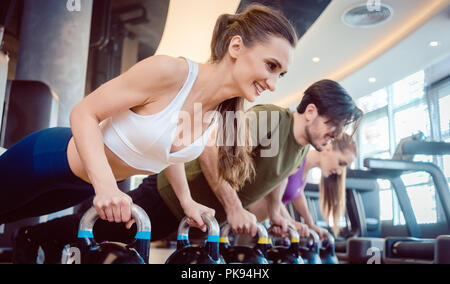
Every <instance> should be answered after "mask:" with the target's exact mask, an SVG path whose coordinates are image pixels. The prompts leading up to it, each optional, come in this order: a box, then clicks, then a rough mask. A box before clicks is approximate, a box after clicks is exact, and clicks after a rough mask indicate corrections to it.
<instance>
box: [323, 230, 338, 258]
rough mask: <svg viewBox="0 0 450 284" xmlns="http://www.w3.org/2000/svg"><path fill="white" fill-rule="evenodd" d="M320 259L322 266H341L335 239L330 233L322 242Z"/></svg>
mask: <svg viewBox="0 0 450 284" xmlns="http://www.w3.org/2000/svg"><path fill="white" fill-rule="evenodd" d="M320 259H321V260H322V264H339V260H338V258H337V256H336V253H335V245H334V237H333V236H332V235H331V234H330V233H328V234H326V236H325V239H324V240H323V241H322V245H321V247H320Z"/></svg>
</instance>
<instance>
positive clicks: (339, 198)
mask: <svg viewBox="0 0 450 284" xmlns="http://www.w3.org/2000/svg"><path fill="white" fill-rule="evenodd" d="M356 156H357V146H356V143H355V141H354V140H353V139H352V137H351V136H350V135H347V134H343V135H342V136H341V137H340V138H337V139H335V140H333V141H332V142H331V143H330V144H328V145H327V146H326V147H325V149H324V150H323V151H322V152H318V151H315V150H311V151H309V152H308V154H307V155H306V158H305V160H304V161H303V164H302V165H301V167H300V168H299V169H298V170H297V171H296V172H295V173H294V174H292V175H291V176H290V177H289V178H288V179H287V180H286V181H285V184H286V187H285V190H284V194H283V196H282V202H283V203H284V204H287V203H289V202H292V204H293V205H294V207H295V209H296V210H297V212H298V213H299V215H300V216H301V217H302V218H303V219H304V220H305V223H306V225H305V224H302V223H300V222H297V221H295V220H294V219H293V218H292V217H291V216H290V214H289V212H288V211H287V209H286V207H285V206H282V213H283V215H284V217H286V218H289V219H290V220H291V223H292V225H294V226H295V227H296V228H297V231H298V232H299V233H300V235H301V236H302V237H306V236H307V235H308V229H311V230H314V231H316V232H317V234H319V236H320V238H321V239H323V237H324V236H325V233H327V230H325V229H323V228H320V227H318V226H316V225H315V224H314V222H313V220H312V217H311V214H310V213H309V211H308V205H307V203H306V198H305V195H304V194H303V190H304V188H305V185H306V178H307V176H308V172H309V171H310V170H311V169H313V168H320V169H321V171H322V178H321V180H320V185H319V191H320V198H319V200H320V209H321V211H322V212H321V213H322V216H323V219H324V220H329V219H330V217H332V218H333V224H334V226H333V231H334V233H335V234H337V233H338V232H339V228H338V226H337V224H338V220H339V218H340V217H341V216H342V215H343V213H344V212H345V176H346V168H347V166H349V165H350V164H351V163H352V162H353V160H354V159H355V158H356ZM249 210H250V211H251V212H252V213H254V214H255V215H256V217H257V218H258V221H262V220H265V219H267V204H266V200H265V199H264V198H263V199H261V200H259V201H258V202H256V203H254V204H252V205H251V206H250V208H249Z"/></svg>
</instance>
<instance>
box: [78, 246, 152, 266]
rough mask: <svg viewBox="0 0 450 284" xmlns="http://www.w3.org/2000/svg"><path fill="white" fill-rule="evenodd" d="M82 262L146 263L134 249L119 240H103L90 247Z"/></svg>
mask: <svg viewBox="0 0 450 284" xmlns="http://www.w3.org/2000/svg"><path fill="white" fill-rule="evenodd" d="M81 263H89V264H145V261H144V259H143V258H142V256H140V254H139V253H138V252H137V251H136V250H135V249H134V248H130V247H128V246H127V245H125V244H122V243H118V242H103V243H101V244H98V245H96V246H93V247H91V248H90V250H89V252H88V253H86V254H84V257H82V260H81Z"/></svg>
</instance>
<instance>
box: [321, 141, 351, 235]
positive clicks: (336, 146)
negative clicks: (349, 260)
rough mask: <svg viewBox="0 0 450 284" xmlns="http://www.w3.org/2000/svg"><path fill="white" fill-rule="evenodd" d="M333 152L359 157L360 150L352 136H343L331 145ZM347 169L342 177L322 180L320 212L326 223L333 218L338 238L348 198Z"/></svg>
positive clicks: (331, 176) (335, 176) (332, 176)
mask: <svg viewBox="0 0 450 284" xmlns="http://www.w3.org/2000/svg"><path fill="white" fill-rule="evenodd" d="M331 145H332V147H333V151H340V152H344V151H351V152H352V153H353V154H355V156H357V155H358V148H357V145H356V142H355V141H354V140H353V138H352V136H350V135H348V134H345V133H344V134H342V135H341V136H340V137H339V138H337V139H335V140H333V142H332V143H331ZM346 175H347V169H344V170H343V171H342V174H340V175H336V174H334V175H330V176H329V177H323V176H322V178H321V180H320V184H319V189H320V190H319V191H320V199H319V200H320V210H321V213H322V216H323V218H324V219H325V221H327V222H328V221H329V219H330V217H331V216H332V218H333V233H334V234H335V235H336V236H337V235H338V233H339V230H340V228H339V219H340V218H341V217H342V216H343V215H344V213H345V205H346V197H345V189H346V188H345V181H346Z"/></svg>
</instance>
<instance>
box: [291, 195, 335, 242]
mask: <svg viewBox="0 0 450 284" xmlns="http://www.w3.org/2000/svg"><path fill="white" fill-rule="evenodd" d="M292 203H293V204H294V207H295V209H296V210H297V212H298V213H299V214H300V216H302V217H303V219H304V220H305V223H306V225H308V227H309V228H311V230H313V231H315V232H316V233H317V234H319V237H320V239H323V238H324V237H325V234H326V233H327V230H325V229H323V228H320V227H318V226H316V224H314V221H313V219H312V217H311V214H310V213H309V210H308V203H307V202H306V197H305V194H304V193H303V194H302V195H300V196H299V197H298V198H297V199H295V200H294V201H292Z"/></svg>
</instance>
